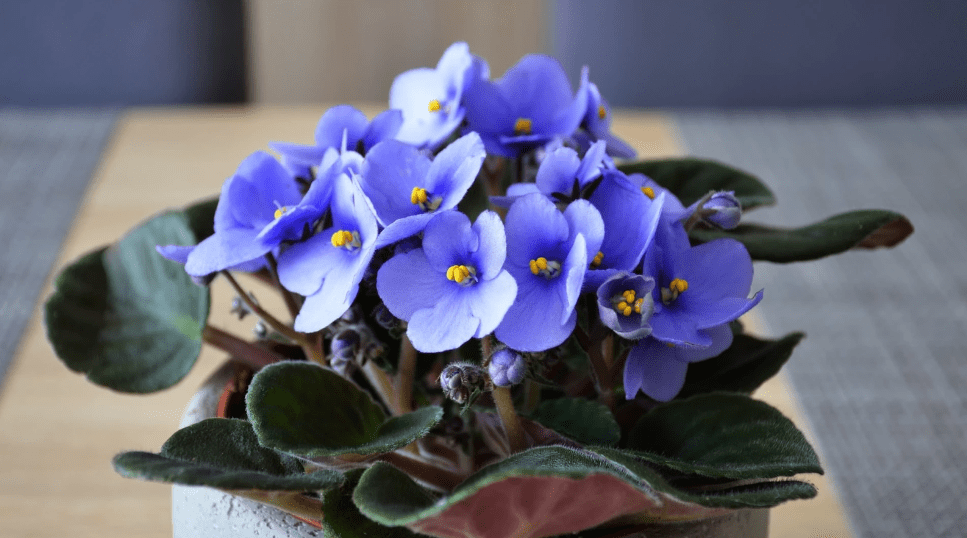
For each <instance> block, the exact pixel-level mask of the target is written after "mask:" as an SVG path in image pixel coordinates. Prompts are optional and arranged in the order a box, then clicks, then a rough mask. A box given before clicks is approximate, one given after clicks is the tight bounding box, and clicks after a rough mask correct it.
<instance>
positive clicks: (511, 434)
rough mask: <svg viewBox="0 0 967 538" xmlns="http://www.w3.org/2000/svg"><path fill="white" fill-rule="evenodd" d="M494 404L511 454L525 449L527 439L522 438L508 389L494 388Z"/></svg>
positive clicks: (522, 432)
mask: <svg viewBox="0 0 967 538" xmlns="http://www.w3.org/2000/svg"><path fill="white" fill-rule="evenodd" d="M493 397H494V403H495V404H497V414H498V415H500V421H501V422H502V423H503V425H504V433H506V434H507V442H508V444H510V452H511V454H516V453H517V452H520V451H522V450H525V449H526V448H527V438H526V437H525V436H524V428H523V426H521V424H520V418H519V417H518V416H517V411H515V410H514V399H513V397H512V396H511V394H510V388H508V387H498V386H495V387H494V391H493Z"/></svg>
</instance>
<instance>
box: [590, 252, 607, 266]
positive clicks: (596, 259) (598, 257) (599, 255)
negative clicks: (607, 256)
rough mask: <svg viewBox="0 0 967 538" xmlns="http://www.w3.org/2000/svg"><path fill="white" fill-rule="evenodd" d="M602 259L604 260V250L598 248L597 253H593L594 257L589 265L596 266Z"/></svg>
mask: <svg viewBox="0 0 967 538" xmlns="http://www.w3.org/2000/svg"><path fill="white" fill-rule="evenodd" d="M602 261H604V252H601V251H600V250H599V251H598V253H597V254H595V255H594V259H593V260H591V267H597V266H599V265H601V262H602Z"/></svg>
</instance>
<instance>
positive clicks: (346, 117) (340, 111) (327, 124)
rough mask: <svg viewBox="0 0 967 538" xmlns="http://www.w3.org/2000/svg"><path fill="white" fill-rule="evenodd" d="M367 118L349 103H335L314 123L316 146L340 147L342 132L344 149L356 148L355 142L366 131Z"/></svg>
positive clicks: (324, 147) (357, 141)
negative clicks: (344, 142) (344, 141)
mask: <svg viewBox="0 0 967 538" xmlns="http://www.w3.org/2000/svg"><path fill="white" fill-rule="evenodd" d="M368 125H369V120H368V119H366V115H365V114H363V113H362V112H360V111H359V110H356V108H354V107H352V106H349V105H337V106H334V107H332V108H330V109H329V110H327V111H326V112H325V114H323V115H322V117H321V118H319V123H318V124H317V125H316V135H315V138H316V146H318V147H320V148H322V149H326V148H341V147H342V141H343V134H344V133H345V135H346V145H347V148H346V149H350V150H353V149H356V144H357V143H359V140H360V139H362V137H363V134H365V132H366V127H367V126H368Z"/></svg>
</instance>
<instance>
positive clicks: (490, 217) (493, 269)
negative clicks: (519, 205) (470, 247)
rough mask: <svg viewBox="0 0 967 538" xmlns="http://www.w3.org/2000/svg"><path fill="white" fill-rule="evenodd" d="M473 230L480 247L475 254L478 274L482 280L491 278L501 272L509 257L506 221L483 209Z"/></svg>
mask: <svg viewBox="0 0 967 538" xmlns="http://www.w3.org/2000/svg"><path fill="white" fill-rule="evenodd" d="M473 232H474V233H475V234H476V235H477V238H478V241H479V243H478V244H479V247H478V248H477V251H476V252H475V253H474V254H473V263H474V266H475V267H476V269H477V276H478V277H479V278H480V279H481V280H490V279H492V278H494V277H495V276H496V275H497V273H499V272H500V270H501V269H502V268H503V266H504V260H506V259H507V237H506V235H504V223H503V222H501V220H500V216H499V215H497V214H496V213H494V212H493V211H483V212H481V213H480V215H479V216H477V221H476V222H474V223H473Z"/></svg>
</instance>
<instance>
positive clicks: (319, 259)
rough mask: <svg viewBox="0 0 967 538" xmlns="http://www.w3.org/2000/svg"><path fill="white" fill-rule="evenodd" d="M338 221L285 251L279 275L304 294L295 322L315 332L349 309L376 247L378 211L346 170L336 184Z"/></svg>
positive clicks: (332, 207)
mask: <svg viewBox="0 0 967 538" xmlns="http://www.w3.org/2000/svg"><path fill="white" fill-rule="evenodd" d="M329 209H330V212H331V215H332V226H331V227H329V228H326V229H325V230H322V231H321V232H319V233H317V234H316V235H314V236H312V237H310V238H309V239H307V240H305V241H302V242H300V243H296V244H294V245H292V246H291V247H289V248H288V249H287V250H286V251H285V252H283V253H282V255H280V256H279V280H280V281H281V282H282V285H283V286H285V287H286V289H288V290H290V291H293V292H295V293H298V294H300V295H304V296H305V297H306V300H305V302H304V303H303V305H302V309H301V310H300V311H299V315H298V316H297V317H296V319H295V325H294V328H295V330H297V331H300V332H314V331H318V330H320V329H322V328H323V327H326V326H328V325H329V324H330V323H332V322H333V321H335V320H336V319H338V318H339V317H340V316H341V315H343V313H344V312H346V310H348V309H349V306H350V305H351V304H352V302H353V300H354V299H355V298H356V294H357V293H358V292H359V282H360V281H361V280H362V278H363V275H364V274H365V272H366V267H367V266H368V265H369V262H370V260H371V259H372V257H373V253H374V252H375V251H376V232H377V226H376V216H375V215H374V214H373V209H372V207H371V206H370V204H369V200H368V199H367V198H366V195H365V194H363V192H362V190H360V188H359V186H358V185H357V184H356V183H355V182H354V181H353V180H351V179H350V178H349V176H348V175H346V174H342V175H340V176H339V177H337V178H336V180H335V182H334V185H333V194H332V203H331V204H330V207H329Z"/></svg>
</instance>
